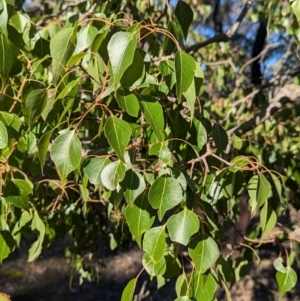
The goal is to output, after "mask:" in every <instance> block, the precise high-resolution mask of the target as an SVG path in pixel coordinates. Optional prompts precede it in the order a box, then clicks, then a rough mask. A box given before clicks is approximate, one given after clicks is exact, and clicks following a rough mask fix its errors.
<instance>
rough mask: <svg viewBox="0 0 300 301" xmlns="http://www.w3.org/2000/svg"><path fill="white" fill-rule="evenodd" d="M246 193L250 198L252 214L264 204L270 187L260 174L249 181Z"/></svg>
mask: <svg viewBox="0 0 300 301" xmlns="http://www.w3.org/2000/svg"><path fill="white" fill-rule="evenodd" d="M248 193H249V196H250V206H251V208H252V210H251V211H252V213H253V212H254V211H255V210H256V209H257V208H259V207H261V206H262V205H263V204H264V203H265V202H266V200H267V199H268V197H269V196H270V193H271V186H270V184H269V182H268V180H267V179H266V177H265V176H264V175H263V174H262V173H260V174H259V175H255V176H253V177H252V178H251V179H250V181H249V183H248Z"/></svg>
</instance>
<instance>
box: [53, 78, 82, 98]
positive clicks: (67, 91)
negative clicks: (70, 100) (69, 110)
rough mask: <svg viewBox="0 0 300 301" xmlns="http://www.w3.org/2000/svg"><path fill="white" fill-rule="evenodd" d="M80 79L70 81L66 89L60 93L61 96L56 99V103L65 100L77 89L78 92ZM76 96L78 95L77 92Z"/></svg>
mask: <svg viewBox="0 0 300 301" xmlns="http://www.w3.org/2000/svg"><path fill="white" fill-rule="evenodd" d="M79 80H80V78H77V79H75V80H72V81H70V82H69V83H68V84H67V85H66V86H65V87H64V88H63V90H62V91H61V92H60V93H59V95H58V96H57V97H56V99H55V101H57V100H58V99H62V98H65V97H67V96H69V94H71V93H74V88H75V89H76V90H75V91H77V90H78V82H79ZM75 94H77V93H76V92H75Z"/></svg>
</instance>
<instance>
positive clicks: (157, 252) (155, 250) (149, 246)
mask: <svg viewBox="0 0 300 301" xmlns="http://www.w3.org/2000/svg"><path fill="white" fill-rule="evenodd" d="M165 249H166V232H165V226H159V227H154V228H151V229H150V230H148V231H147V232H146V233H145V235H144V239H143V250H144V251H145V252H146V253H148V254H149V255H150V256H151V258H152V259H153V260H154V262H159V261H160V260H161V258H162V257H163V255H164V252H165Z"/></svg>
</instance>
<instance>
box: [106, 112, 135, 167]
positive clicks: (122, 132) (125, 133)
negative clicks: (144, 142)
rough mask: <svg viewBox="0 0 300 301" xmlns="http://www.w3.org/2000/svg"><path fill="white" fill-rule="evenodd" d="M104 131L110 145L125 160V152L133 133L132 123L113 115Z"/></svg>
mask: <svg viewBox="0 0 300 301" xmlns="http://www.w3.org/2000/svg"><path fill="white" fill-rule="evenodd" d="M104 133H105V136H106V138H107V140H108V142H109V144H110V146H111V147H112V148H113V149H114V151H115V152H116V153H117V155H118V157H119V158H120V159H121V160H122V161H123V162H124V160H125V159H124V153H125V150H126V147H127V146H128V143H129V141H130V137H131V134H132V131H131V127H130V125H129V124H128V123H127V122H126V121H124V120H121V119H119V118H116V117H114V116H111V117H109V118H108V119H107V121H106V123H105V126H104Z"/></svg>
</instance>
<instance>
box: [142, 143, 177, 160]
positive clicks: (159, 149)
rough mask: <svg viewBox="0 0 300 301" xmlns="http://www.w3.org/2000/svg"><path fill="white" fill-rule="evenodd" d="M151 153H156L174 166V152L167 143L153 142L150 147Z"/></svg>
mask: <svg viewBox="0 0 300 301" xmlns="http://www.w3.org/2000/svg"><path fill="white" fill-rule="evenodd" d="M148 153H149V155H150V156H152V155H156V156H158V157H159V159H160V160H161V161H162V162H163V163H164V164H165V165H169V166H172V165H173V156H172V153H171V152H170V150H169V148H168V146H167V145H166V143H164V142H162V143H155V144H152V145H151V147H150V148H149V152H148Z"/></svg>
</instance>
